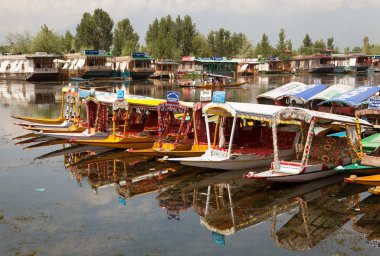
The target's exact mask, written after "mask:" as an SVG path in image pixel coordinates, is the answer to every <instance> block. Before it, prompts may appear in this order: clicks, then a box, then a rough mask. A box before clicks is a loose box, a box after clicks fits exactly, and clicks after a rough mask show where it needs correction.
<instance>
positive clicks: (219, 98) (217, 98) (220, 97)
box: [212, 91, 226, 103]
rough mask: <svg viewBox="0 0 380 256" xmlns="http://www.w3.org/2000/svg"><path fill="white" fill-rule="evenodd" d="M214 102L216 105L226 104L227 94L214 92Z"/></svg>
mask: <svg viewBox="0 0 380 256" xmlns="http://www.w3.org/2000/svg"><path fill="white" fill-rule="evenodd" d="M212 102H214V103H225V102H226V92H224V91H214V93H213V94H212Z"/></svg>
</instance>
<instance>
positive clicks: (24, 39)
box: [6, 32, 32, 54]
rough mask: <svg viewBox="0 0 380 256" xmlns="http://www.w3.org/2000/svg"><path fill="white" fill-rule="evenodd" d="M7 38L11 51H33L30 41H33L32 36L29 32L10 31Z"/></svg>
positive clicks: (24, 52)
mask: <svg viewBox="0 0 380 256" xmlns="http://www.w3.org/2000/svg"><path fill="white" fill-rule="evenodd" d="M6 40H7V45H8V47H9V48H8V49H9V52H12V53H20V54H26V53H31V51H30V43H31V42H32V37H31V36H30V34H29V32H24V33H8V35H7V37H6Z"/></svg>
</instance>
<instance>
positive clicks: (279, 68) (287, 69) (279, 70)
mask: <svg viewBox="0 0 380 256" xmlns="http://www.w3.org/2000/svg"><path fill="white" fill-rule="evenodd" d="M258 71H259V73H262V74H290V73H292V68H291V65H290V62H286V61H283V60H280V59H279V58H278V57H274V58H268V59H267V60H266V61H264V62H262V63H260V64H259V65H258Z"/></svg>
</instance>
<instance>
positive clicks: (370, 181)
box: [344, 174, 380, 186]
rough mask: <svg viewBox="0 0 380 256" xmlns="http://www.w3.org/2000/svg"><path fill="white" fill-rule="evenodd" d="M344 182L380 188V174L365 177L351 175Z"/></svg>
mask: <svg viewBox="0 0 380 256" xmlns="http://www.w3.org/2000/svg"><path fill="white" fill-rule="evenodd" d="M344 181H345V182H348V183H358V184H363V185H369V186H380V174H377V175H370V176H363V177H357V176H356V175H351V176H350V177H349V178H345V179H344Z"/></svg>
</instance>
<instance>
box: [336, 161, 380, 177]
mask: <svg viewBox="0 0 380 256" xmlns="http://www.w3.org/2000/svg"><path fill="white" fill-rule="evenodd" d="M334 170H335V171H336V172H338V173H345V174H356V175H373V174H378V173H380V167H376V166H367V165H362V164H358V163H353V164H348V165H345V166H338V167H336V168H335V169H334Z"/></svg>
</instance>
